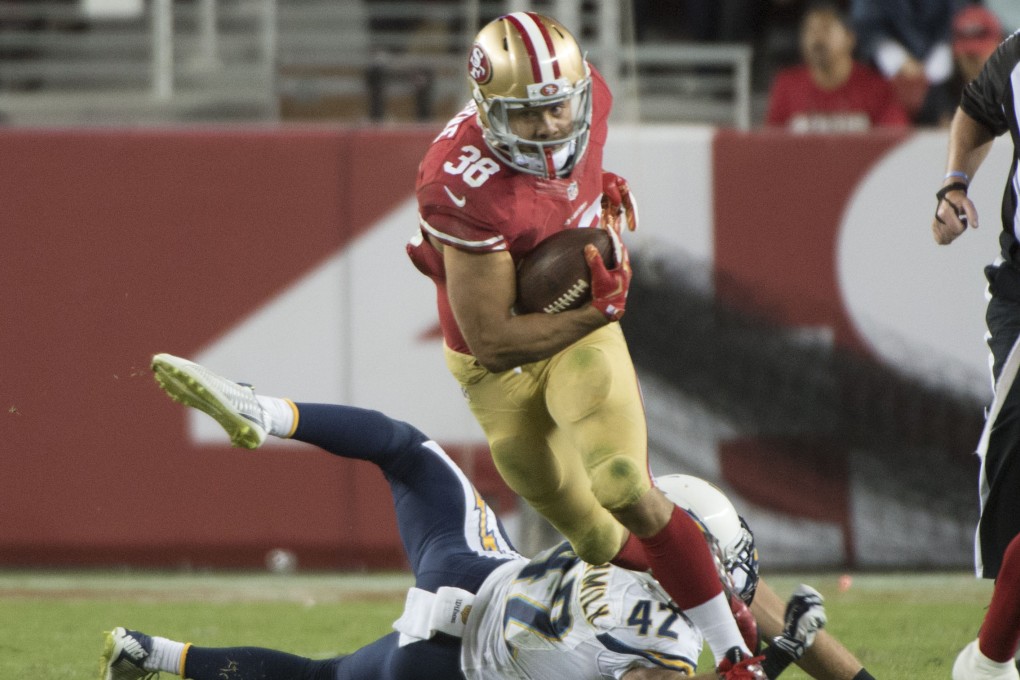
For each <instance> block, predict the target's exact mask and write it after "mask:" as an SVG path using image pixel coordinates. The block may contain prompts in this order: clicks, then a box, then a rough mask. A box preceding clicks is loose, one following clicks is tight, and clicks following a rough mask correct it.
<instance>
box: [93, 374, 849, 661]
mask: <svg viewBox="0 0 1020 680" xmlns="http://www.w3.org/2000/svg"><path fill="white" fill-rule="evenodd" d="M152 366H153V369H154V371H155V373H156V379H157V381H158V382H159V383H160V386H161V387H162V388H163V389H164V390H165V391H166V392H167V393H168V394H169V395H170V397H171V398H173V399H174V400H175V401H179V402H181V403H183V404H185V405H188V406H192V407H195V408H198V409H200V410H202V411H204V412H206V413H208V414H209V415H211V416H212V417H213V418H215V419H216V420H217V422H219V423H220V424H221V425H222V426H223V427H224V429H225V430H226V431H227V433H228V434H229V435H230V438H231V441H232V443H234V444H235V445H237V446H244V447H247V448H256V447H258V446H260V445H261V444H262V443H263V442H264V441H265V439H266V437H267V435H275V436H278V437H287V438H292V439H296V440H299V441H304V442H307V443H310V444H313V445H316V446H318V447H320V448H322V449H323V450H325V451H327V452H329V453H332V454H334V455H337V456H341V457H346V458H358V459H362V460H366V461H369V462H371V463H373V464H375V465H377V466H378V467H379V468H380V469H381V470H382V472H383V473H384V474H385V476H386V479H387V481H388V482H389V484H390V486H391V490H392V492H393V498H394V505H395V508H396V514H397V521H398V524H399V525H400V531H401V538H402V540H403V542H404V548H405V552H406V554H407V557H408V560H409V561H410V563H411V568H412V571H413V572H414V575H415V586H414V587H413V588H412V589H411V590H410V591H409V593H408V597H407V603H406V605H405V609H404V613H403V615H402V616H401V617H400V618H399V619H398V620H397V621H396V622H395V623H394V628H395V629H396V631H395V632H393V633H390V634H388V635H386V636H384V637H382V638H380V639H379V640H377V641H376V642H374V643H372V644H370V645H367V646H366V647H363V648H361V649H359V650H357V651H356V652H354V653H353V654H350V655H348V656H343V657H336V658H332V659H323V660H313V659H308V658H304V657H299V656H295V655H292V654H287V653H285V652H280V651H276V650H270V649H263V648H256V647H233V648H204V647H198V646H192V645H190V644H185V643H181V642H177V641H173V640H169V639H166V638H162V637H158V636H152V635H147V634H145V633H141V632H138V631H134V630H128V629H125V628H116V629H115V630H114V631H112V632H111V633H109V634H108V636H107V639H106V646H105V649H104V652H103V656H102V662H101V671H100V673H101V675H100V678H101V680H139V679H140V678H145V677H148V676H149V675H150V674H152V673H158V672H168V673H176V674H179V675H180V676H181V677H182V678H192V679H193V680H222V678H223V676H222V672H223V670H222V669H224V668H227V667H229V668H231V673H230V676H229V680H255V679H256V678H258V679H259V680H292V679H294V678H301V679H305V680H356V679H364V680H415V679H422V680H449V679H451V678H467V679H469V680H489V679H495V678H534V679H537V680H542V679H549V680H604V679H616V680H621V679H622V680H652V679H656V678H660V679H663V680H664V679H666V678H674V677H679V676H681V675H694V674H695V672H696V664H697V659H698V656H699V654H700V652H701V647H702V633H701V632H700V631H699V630H698V629H696V628H695V627H694V626H693V624H692V623H691V622H690V621H689V620H688V619H686V618H685V617H684V616H683V614H682V613H681V612H680V610H679V609H678V608H677V607H676V606H675V605H674V604H673V603H672V601H671V599H670V597H669V596H668V595H667V594H666V592H665V591H664V590H663V589H662V587H661V586H660V585H659V584H658V583H657V582H656V581H655V580H654V579H653V578H652V577H651V576H650V575H649V574H646V573H641V572H634V571H628V570H626V569H622V568H620V567H616V566H612V565H609V564H606V565H601V566H595V565H591V564H587V563H585V562H584V561H582V560H581V559H580V558H578V557H577V555H576V554H574V553H573V552H572V550H571V548H570V546H569V544H568V543H566V542H564V543H562V544H561V545H558V546H555V547H553V548H550V549H549V550H546V551H544V552H542V553H540V554H539V555H537V556H536V557H534V558H533V559H530V560H528V559H526V558H525V557H523V556H521V555H520V554H518V553H517V552H516V551H515V550H514V548H513V546H512V545H511V543H510V541H509V540H508V539H507V537H506V535H505V532H504V531H503V527H502V525H501V524H500V522H499V520H498V518H497V517H496V516H495V515H494V513H493V512H492V510H491V509H490V508H489V507H488V506H487V505H486V504H485V502H484V501H483V500H482V498H481V496H480V495H479V494H478V492H477V491H476V490H475V489H474V487H473V486H472V485H471V484H470V482H469V481H468V480H467V478H466V477H465V476H464V474H463V472H462V471H461V470H460V469H459V468H458V467H457V466H456V464H454V463H453V461H452V460H451V459H450V458H449V457H448V456H447V455H446V454H445V453H444V452H443V450H442V448H440V447H439V445H438V444H436V443H435V442H434V441H432V440H430V439H429V438H428V437H427V436H426V435H424V434H423V433H421V432H420V431H419V430H417V429H416V428H414V427H412V426H411V425H409V424H407V423H403V422H400V421H396V420H393V419H391V418H389V417H387V416H385V415H384V414H382V413H379V412H377V411H369V410H365V409H359V408H355V407H350V406H337V405H325V404H304V403H300V404H296V403H294V402H292V401H290V400H286V399H277V398H273V397H265V396H262V395H256V394H255V393H254V391H253V390H252V389H251V388H250V387H248V386H246V385H242V384H239V383H235V382H232V381H230V380H227V379H225V378H223V377H221V376H219V375H217V374H215V373H213V372H212V371H210V370H208V369H206V368H204V367H202V366H199V365H198V364H194V363H192V362H190V361H187V360H185V359H181V358H178V357H174V356H171V355H168V354H160V355H156V356H155V357H154V359H153V363H152ZM659 484H660V488H662V489H663V491H664V492H665V493H667V495H669V496H670V498H671V500H673V501H674V502H676V503H677V504H678V505H679V506H680V507H683V508H685V509H688V511H689V512H691V514H692V516H694V517H695V518H696V520H697V521H699V523H701V522H704V523H703V524H702V526H705V527H706V531H708V532H713V533H717V534H719V537H718V538H719V539H721V540H716V539H715V538H714V537H713V533H708V534H707V535H708V536H709V537H710V540H711V541H712V542H714V544H715V546H716V554H717V557H718V560H719V565H720V574H721V575H722V576H723V577H724V578H725V580H726V581H727V584H728V585H729V587H730V588H732V589H733V591H734V592H735V593H736V594H737V595H739V596H740V597H741V598H744V599H745V600H747V601H750V599H751V598H752V597H753V596H754V593H755V589H756V587H757V586H758V585H759V581H758V574H757V552H756V551H755V549H754V543H753V537H752V535H751V533H750V531H749V530H748V529H747V526H746V524H744V523H743V522H742V520H741V519H740V518H739V516H738V515H737V513H736V510H734V509H733V506H732V505H731V504H730V503H729V501H728V500H727V499H726V498H725V496H724V495H723V494H722V493H721V492H720V491H719V490H718V489H716V488H715V487H713V486H711V485H710V484H708V483H707V482H704V481H703V480H699V479H697V478H694V477H688V476H684V475H672V476H668V477H664V478H662V479H661V480H660V482H659ZM780 617H781V620H783V619H782V615H780ZM764 618H765V619H766V620H768V617H764ZM824 623H825V612H824V608H823V607H822V603H821V598H820V596H819V595H818V593H816V592H814V591H813V590H811V589H810V588H807V587H806V586H802V587H801V588H800V589H798V590H797V591H796V592H795V593H794V595H793V597H792V598H791V600H790V602H789V603H788V606H787V607H786V612H785V620H783V623H782V624H781V626H782V630H779V631H777V635H776V637H774V638H773V639H772V640H771V644H770V645H769V647H768V649H767V650H766V652H765V655H764V656H761V657H755V658H753V659H745V660H742V661H737V662H729V663H728V662H723V664H722V669H721V670H720V673H721V674H722V675H721V677H724V678H727V680H744V679H748V680H751V679H755V678H763V677H775V676H776V675H778V673H779V672H780V671H781V670H782V669H783V668H785V667H786V665H788V664H789V663H790V662H792V661H795V660H797V659H799V658H800V657H801V656H802V655H803V654H804V652H805V650H806V649H807V648H809V647H810V646H811V644H812V642H813V641H814V640H815V638H816V635H817V634H818V632H819V629H820V628H821V627H822V626H823V625H824ZM228 661H229V663H228ZM766 673H767V676H766ZM703 677H711V678H717V677H720V676H717V675H716V674H715V673H714V672H713V673H710V674H709V675H707V676H703ZM821 677H825V678H826V680H835V678H836V677H837V676H836V675H824V676H821Z"/></svg>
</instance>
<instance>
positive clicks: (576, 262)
mask: <svg viewBox="0 0 1020 680" xmlns="http://www.w3.org/2000/svg"><path fill="white" fill-rule="evenodd" d="M589 243H591V244H592V245H594V246H595V247H596V248H598V250H599V253H600V254H601V255H602V261H603V262H605V263H606V267H607V268H612V267H613V266H614V263H613V245H612V242H611V241H610V239H609V234H608V233H607V232H606V231H605V230H604V229H597V228H591V229H564V230H563V231H558V232H556V233H555V234H553V235H552V236H550V237H549V238H547V239H546V240H544V241H542V242H541V243H539V244H538V245H537V246H536V247H535V249H534V250H532V251H531V252H530V253H528V254H527V255H525V256H524V259H522V260H521V261H520V263H518V265H517V302H516V303H515V305H514V309H515V310H516V311H517V312H518V313H520V314H528V313H532V312H545V313H546V314H558V313H559V312H565V311H567V310H568V309H577V308H578V307H580V306H581V305H584V304H587V302H588V301H589V300H591V272H590V271H589V270H588V262H587V261H586V260H585V259H584V247H585V246H586V245H588V244H589Z"/></svg>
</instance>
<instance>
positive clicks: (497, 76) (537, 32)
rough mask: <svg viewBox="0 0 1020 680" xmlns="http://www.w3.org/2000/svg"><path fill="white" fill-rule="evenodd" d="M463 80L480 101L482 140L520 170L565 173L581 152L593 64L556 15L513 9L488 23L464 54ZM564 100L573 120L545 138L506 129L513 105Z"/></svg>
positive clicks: (584, 143) (587, 125)
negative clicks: (566, 129)
mask: <svg viewBox="0 0 1020 680" xmlns="http://www.w3.org/2000/svg"><path fill="white" fill-rule="evenodd" d="M468 85H469V87H470V88H471V96H472V97H473V98H474V100H475V103H476V104H477V105H478V118H479V121H480V122H481V125H482V130H483V131H484V134H485V143H486V144H488V146H489V148H490V149H492V151H493V153H495V154H496V155H497V156H498V157H499V158H500V159H501V160H502V161H504V162H505V163H507V164H508V165H510V166H511V167H513V168H515V169H517V170H520V171H521V172H527V173H531V174H533V175H540V176H543V177H548V178H552V177H565V176H567V175H569V174H570V172H571V170H573V168H574V165H575V164H576V163H577V161H578V160H579V159H580V158H581V156H582V155H583V154H584V150H585V148H586V147H587V145H588V135H589V133H590V130H591V107H592V102H591V89H592V86H591V71H590V69H589V68H588V62H587V61H586V60H585V58H584V55H583V54H582V53H581V48H580V47H579V46H578V44H577V41H576V40H574V37H573V36H572V35H571V34H570V32H569V31H567V29H566V28H564V27H563V26H562V25H561V24H560V23H559V22H557V21H554V20H553V19H550V18H549V17H545V16H542V15H541V14H535V13H534V12H514V13H513V14H507V15H506V16H502V17H500V18H498V19H496V20H494V21H492V22H490V23H489V24H488V25H486V26H485V27H484V28H483V29H482V30H481V31H479V33H478V36H477V37H476V38H475V43H474V45H473V46H472V48H471V54H470V57H469V58H468ZM558 104H559V105H563V106H567V107H568V111H569V115H570V118H571V120H572V127H571V129H570V132H569V133H568V134H567V135H566V136H560V137H558V138H557V139H551V140H535V139H525V138H523V137H520V136H518V135H517V134H515V133H514V132H513V131H512V130H511V125H510V118H511V115H512V112H513V111H514V110H518V109H524V108H528V107H551V106H555V105H558Z"/></svg>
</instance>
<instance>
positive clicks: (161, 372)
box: [152, 354, 269, 449]
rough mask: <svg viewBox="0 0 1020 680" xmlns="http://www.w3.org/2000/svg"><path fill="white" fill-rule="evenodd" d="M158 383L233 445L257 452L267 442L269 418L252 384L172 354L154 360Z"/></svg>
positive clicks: (154, 370) (153, 365) (153, 358)
mask: <svg viewBox="0 0 1020 680" xmlns="http://www.w3.org/2000/svg"><path fill="white" fill-rule="evenodd" d="M152 371H153V373H155V374H156V382H157V383H159V386H160V387H162V388H163V391H164V392H166V393H167V394H168V395H170V398H171V399H173V400H174V401H176V402H179V403H181V404H184V405H185V406H190V407H192V408H197V409H198V410H199V411H202V412H203V413H207V414H209V415H210V416H212V417H213V419H214V420H215V421H216V422H217V423H219V424H220V426H221V427H223V429H224V430H226V432H227V434H228V435H230V443H231V444H233V445H234V446H240V447H243V448H246V449H257V448H258V447H260V446H262V443H263V442H264V441H266V433H267V432H268V431H269V416H268V415H267V414H266V412H265V411H264V410H263V408H262V405H261V404H259V402H258V399H256V398H255V390H254V389H253V388H252V386H251V385H246V384H244V383H236V382H234V381H233V380H227V379H226V378H224V377H223V376H220V375H217V374H216V373H213V372H212V371H210V370H209V369H208V368H206V367H204V366H200V365H198V364H196V363H195V362H193V361H188V360H187V359H182V358H180V357H175V356H174V355H172V354H157V355H156V356H154V357H152Z"/></svg>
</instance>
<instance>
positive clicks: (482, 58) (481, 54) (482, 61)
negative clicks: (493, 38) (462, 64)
mask: <svg viewBox="0 0 1020 680" xmlns="http://www.w3.org/2000/svg"><path fill="white" fill-rule="evenodd" d="M468 75H470V76H471V77H472V78H473V79H474V81H475V82H476V83H478V84H479V85H484V84H485V83H487V82H489V81H490V80H492V67H491V66H490V65H489V57H488V55H487V54H485V50H483V49H482V46H481V45H479V44H478V43H475V44H474V45H473V46H472V47H471V56H470V57H468Z"/></svg>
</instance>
